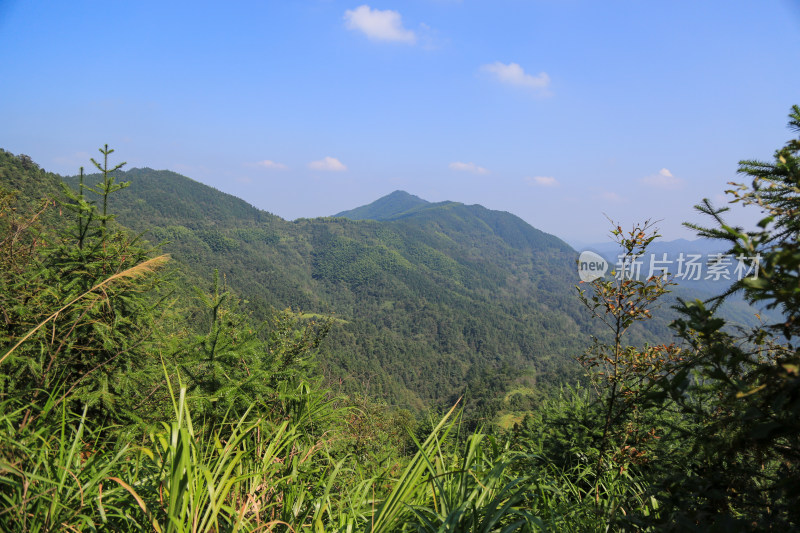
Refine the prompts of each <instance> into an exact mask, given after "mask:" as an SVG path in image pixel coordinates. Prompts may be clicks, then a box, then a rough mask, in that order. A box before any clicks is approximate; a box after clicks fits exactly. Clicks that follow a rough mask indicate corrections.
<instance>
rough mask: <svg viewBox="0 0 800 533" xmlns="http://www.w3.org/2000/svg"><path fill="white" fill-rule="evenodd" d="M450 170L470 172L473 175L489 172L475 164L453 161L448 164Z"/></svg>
mask: <svg viewBox="0 0 800 533" xmlns="http://www.w3.org/2000/svg"><path fill="white" fill-rule="evenodd" d="M450 168H451V169H452V170H459V171H462V172H472V173H473V174H488V173H489V171H488V170H486V169H485V168H483V167H479V166H478V165H476V164H475V163H472V162H469V163H462V162H461V161H454V162H452V163H450Z"/></svg>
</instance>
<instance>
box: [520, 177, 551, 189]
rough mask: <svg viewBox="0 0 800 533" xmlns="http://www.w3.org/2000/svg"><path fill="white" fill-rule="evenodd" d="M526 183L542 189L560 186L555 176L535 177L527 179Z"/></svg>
mask: <svg viewBox="0 0 800 533" xmlns="http://www.w3.org/2000/svg"><path fill="white" fill-rule="evenodd" d="M525 181H527V182H529V183H532V184H534V185H539V186H541V187H555V186H556V185H558V180H557V179H555V178H554V177H553V176H533V177H532V178H531V177H528V178H525Z"/></svg>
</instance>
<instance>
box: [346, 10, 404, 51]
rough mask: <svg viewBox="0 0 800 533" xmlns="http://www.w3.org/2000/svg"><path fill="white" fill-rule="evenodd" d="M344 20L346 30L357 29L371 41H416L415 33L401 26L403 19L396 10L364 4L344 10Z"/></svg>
mask: <svg viewBox="0 0 800 533" xmlns="http://www.w3.org/2000/svg"><path fill="white" fill-rule="evenodd" d="M344 20H345V25H346V26H347V29H348V30H358V31H360V32H361V33H363V34H364V35H366V36H367V37H368V38H370V39H372V40H373V41H389V42H397V43H406V44H414V43H416V42H417V36H416V34H415V33H414V32H413V31H412V30H409V29H406V28H404V27H403V19H402V17H401V16H400V13H398V12H397V11H392V10H390V9H386V10H384V11H381V10H380V9H372V8H370V7H369V6H368V5H366V4H365V5H362V6H359V7H357V8H356V9H348V10H347V11H345V12H344Z"/></svg>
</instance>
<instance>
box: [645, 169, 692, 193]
mask: <svg viewBox="0 0 800 533" xmlns="http://www.w3.org/2000/svg"><path fill="white" fill-rule="evenodd" d="M642 182H643V183H645V184H647V185H650V186H651V187H655V188H656V189H680V188H681V187H682V186H683V180H682V179H680V178H676V177H675V176H673V175H672V172H670V171H669V170H667V169H666V168H662V169H661V170H659V171H658V174H653V175H651V176H646V177H644V178H642Z"/></svg>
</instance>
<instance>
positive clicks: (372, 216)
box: [333, 190, 430, 220]
mask: <svg viewBox="0 0 800 533" xmlns="http://www.w3.org/2000/svg"><path fill="white" fill-rule="evenodd" d="M429 203H430V202H428V201H426V200H423V199H422V198H420V197H419V196H414V195H413V194H409V193H407V192H405V191H400V190H397V191H394V192H392V193H390V194H387V195H386V196H383V197H381V198H378V199H377V200H375V201H374V202H372V203H371V204H367V205H362V206H361V207H356V208H355V209H351V210H349V211H342V212H341V213H337V214H335V215H333V216H335V217H343V218H349V219H351V220H392V219H395V218H397V217H399V216H401V215H403V214H404V213H407V212H409V211H411V210H413V209H416V208H419V207H420V206H424V205H428V204H429Z"/></svg>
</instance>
